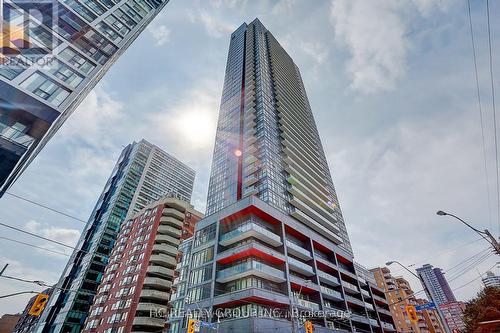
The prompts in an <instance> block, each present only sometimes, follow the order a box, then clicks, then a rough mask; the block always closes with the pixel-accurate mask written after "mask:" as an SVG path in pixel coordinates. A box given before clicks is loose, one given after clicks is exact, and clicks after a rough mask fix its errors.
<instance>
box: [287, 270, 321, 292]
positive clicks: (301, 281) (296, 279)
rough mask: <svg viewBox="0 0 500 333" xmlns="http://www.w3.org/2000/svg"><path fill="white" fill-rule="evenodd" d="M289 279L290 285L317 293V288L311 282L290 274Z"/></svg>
mask: <svg viewBox="0 0 500 333" xmlns="http://www.w3.org/2000/svg"><path fill="white" fill-rule="evenodd" d="M289 277H290V282H291V283H294V284H297V285H299V286H303V287H306V288H309V289H314V290H316V291H319V286H318V285H317V284H316V283H314V282H312V281H311V280H305V279H303V278H300V277H298V276H296V275H293V274H290V276H289Z"/></svg>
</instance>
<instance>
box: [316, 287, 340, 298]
mask: <svg viewBox="0 0 500 333" xmlns="http://www.w3.org/2000/svg"><path fill="white" fill-rule="evenodd" d="M320 290H321V292H322V293H323V294H326V295H330V296H333V297H335V298H338V299H344V298H343V297H342V294H341V293H339V292H338V291H336V290H333V289H330V288H328V287H325V286H321V287H320Z"/></svg>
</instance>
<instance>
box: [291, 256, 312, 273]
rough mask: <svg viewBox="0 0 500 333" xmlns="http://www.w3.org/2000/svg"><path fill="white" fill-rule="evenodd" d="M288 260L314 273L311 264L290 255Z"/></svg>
mask: <svg viewBox="0 0 500 333" xmlns="http://www.w3.org/2000/svg"><path fill="white" fill-rule="evenodd" d="M287 260H288V263H289V264H290V265H292V266H295V267H297V268H300V269H301V270H303V271H307V272H309V273H311V274H314V270H313V268H312V267H311V266H309V265H308V264H304V263H303V262H301V261H299V260H297V259H294V258H292V257H288V258H287Z"/></svg>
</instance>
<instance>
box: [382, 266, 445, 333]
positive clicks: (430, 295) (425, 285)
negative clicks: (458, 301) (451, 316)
mask: <svg viewBox="0 0 500 333" xmlns="http://www.w3.org/2000/svg"><path fill="white" fill-rule="evenodd" d="M385 264H386V265H387V266H390V265H391V264H398V265H399V266H401V267H403V268H404V269H405V270H407V271H408V272H409V273H410V274H411V275H413V276H414V277H416V278H417V279H419V280H420V281H421V282H422V285H423V286H424V289H425V292H426V293H427V295H429V298H430V299H431V301H432V302H433V303H434V305H435V306H436V310H437V312H438V315H439V318H440V319H441V321H442V322H443V326H444V330H445V331H446V333H451V331H450V327H449V326H448V323H447V322H446V319H445V318H444V315H443V312H442V311H441V308H440V307H439V304H438V302H437V301H436V299H435V298H434V295H433V294H432V293H431V292H430V290H429V287H428V286H427V283H426V282H425V281H424V280H423V279H421V278H420V277H419V276H418V275H417V274H415V273H413V272H412V271H410V270H409V269H408V268H407V267H406V266H405V265H403V264H401V263H400V262H399V261H388V262H386V263H385Z"/></svg>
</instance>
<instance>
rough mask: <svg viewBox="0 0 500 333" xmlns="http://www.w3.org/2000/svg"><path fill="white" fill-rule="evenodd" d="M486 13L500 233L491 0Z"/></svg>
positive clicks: (499, 187) (487, 0)
mask: <svg viewBox="0 0 500 333" xmlns="http://www.w3.org/2000/svg"><path fill="white" fill-rule="evenodd" d="M486 14H487V18H488V53H489V59H490V81H491V101H492V106H493V123H494V128H495V158H496V174H497V215H498V216H497V217H498V220H497V223H498V232H499V233H500V184H499V180H498V142H497V120H496V106H495V85H494V83H493V54H492V52H491V24H490V0H486Z"/></svg>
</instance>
